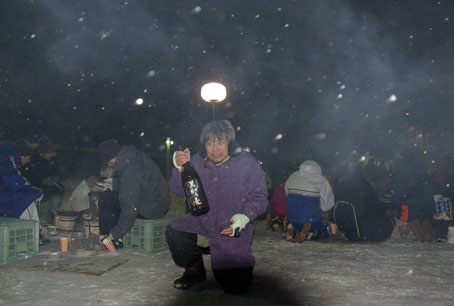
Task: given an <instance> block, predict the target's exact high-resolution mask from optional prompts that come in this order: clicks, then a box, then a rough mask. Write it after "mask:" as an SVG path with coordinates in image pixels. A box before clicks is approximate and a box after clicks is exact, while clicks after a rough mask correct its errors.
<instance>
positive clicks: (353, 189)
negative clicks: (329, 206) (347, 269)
mask: <svg viewBox="0 0 454 306" xmlns="http://www.w3.org/2000/svg"><path fill="white" fill-rule="evenodd" d="M355 169H356V170H355V171H354V172H348V173H346V175H345V176H344V177H343V178H342V179H341V180H340V181H339V182H338V184H337V185H336V188H335V190H334V192H335V194H336V204H335V206H334V209H333V211H332V213H331V214H330V216H331V219H332V221H334V222H335V223H336V224H337V227H338V228H339V230H340V231H341V232H343V233H344V235H345V236H346V237H347V238H348V239H349V240H351V241H362V242H378V241H383V240H385V239H387V238H389V237H390V236H391V234H392V232H393V229H394V220H393V218H392V217H391V216H389V215H388V214H387V213H386V209H387V208H388V206H387V205H386V204H385V203H382V202H380V200H379V197H378V193H377V192H376V191H375V190H374V188H373V187H372V185H371V184H370V183H369V181H368V180H367V179H366V177H365V176H364V175H363V174H362V171H361V169H360V168H358V167H355Z"/></svg>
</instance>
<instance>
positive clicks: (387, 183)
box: [268, 147, 454, 242]
mask: <svg viewBox="0 0 454 306" xmlns="http://www.w3.org/2000/svg"><path fill="white" fill-rule="evenodd" d="M428 160H429V159H428V158H427V156H426V154H425V152H424V151H423V150H420V149H418V148H416V147H411V148H408V149H406V150H403V151H402V152H401V153H400V154H399V155H398V157H397V158H396V159H395V160H393V161H389V162H384V161H381V162H378V161H377V160H376V159H373V158H369V160H367V161H365V160H364V157H363V158H361V156H359V155H358V154H357V153H356V152H353V153H351V154H350V155H349V156H348V158H346V160H345V161H344V164H343V165H342V167H341V170H340V171H336V172H335V173H336V174H335V175H331V176H328V178H329V180H328V179H327V178H326V177H324V176H323V175H322V172H321V168H320V166H319V165H318V164H317V163H316V162H315V161H312V160H307V161H304V162H303V163H302V164H301V165H300V168H299V170H298V171H296V172H295V173H293V174H291V175H290V177H289V178H288V179H287V180H286V182H285V183H283V184H281V185H280V186H279V187H277V188H276V190H275V191H274V194H273V196H272V199H271V201H270V210H269V212H270V217H269V224H268V227H269V228H270V229H273V230H274V225H275V224H276V223H277V224H279V225H280V227H281V228H282V229H284V230H285V231H287V232H288V235H287V237H288V238H287V240H289V241H293V242H302V241H304V240H313V239H320V238H326V237H328V236H329V235H328V230H329V229H330V228H331V226H329V225H330V224H336V226H337V228H338V229H339V230H340V232H341V233H342V234H343V235H345V237H346V238H348V239H349V240H351V241H364V242H367V241H368V242H378V241H383V240H385V239H387V238H389V237H391V235H392V234H393V233H395V232H398V233H399V234H400V235H401V236H408V235H410V234H413V235H414V236H415V237H416V239H418V240H420V241H426V242H431V241H434V240H435V239H440V238H441V239H442V238H446V233H447V227H448V225H449V219H450V218H452V216H451V214H452V212H451V211H450V210H447V211H446V212H445V213H444V217H445V220H436V219H434V216H435V215H436V213H437V212H436V210H435V207H436V205H435V201H436V200H437V197H438V198H441V197H443V198H448V199H449V198H451V197H452V191H453V190H454V185H453V183H454V173H451V172H449V169H447V170H446V169H441V168H440V167H433V164H434V162H435V161H432V160H429V161H428ZM440 164H443V165H444V163H440Z"/></svg>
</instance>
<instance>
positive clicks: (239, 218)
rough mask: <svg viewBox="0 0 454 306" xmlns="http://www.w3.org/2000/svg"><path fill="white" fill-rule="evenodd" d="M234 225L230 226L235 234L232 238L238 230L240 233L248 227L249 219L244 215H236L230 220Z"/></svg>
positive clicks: (233, 234)
mask: <svg viewBox="0 0 454 306" xmlns="http://www.w3.org/2000/svg"><path fill="white" fill-rule="evenodd" d="M230 221H231V222H232V224H231V225H230V227H231V228H233V233H232V234H231V235H230V237H233V236H235V230H236V229H237V228H238V231H242V230H243V229H244V228H245V227H246V225H247V224H248V223H249V217H248V216H246V215H243V214H234V215H233V217H232V218H231V219H230Z"/></svg>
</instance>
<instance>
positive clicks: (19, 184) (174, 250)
mask: <svg viewBox="0 0 454 306" xmlns="http://www.w3.org/2000/svg"><path fill="white" fill-rule="evenodd" d="M198 147H199V149H198V152H197V153H196V154H191V153H190V152H189V149H188V148H186V149H184V150H178V151H177V152H175V154H174V156H173V163H174V166H175V167H174V168H173V170H172V174H171V177H170V181H169V182H168V184H167V182H166V181H165V179H164V176H163V175H162V173H161V171H160V169H159V167H158V166H157V164H156V163H155V162H154V161H153V160H152V159H151V158H150V156H148V155H147V154H146V153H144V152H141V151H139V150H138V149H137V148H135V147H134V146H130V145H120V143H119V142H118V141H117V140H114V139H109V140H106V141H104V142H102V143H100V144H99V146H98V152H99V158H100V161H101V164H102V171H101V174H100V177H96V178H95V177H90V178H88V179H87V180H84V181H82V183H81V184H80V185H79V186H78V187H77V188H76V191H75V192H74V193H73V196H72V197H71V198H70V201H72V203H73V204H74V208H75V210H77V211H79V212H80V211H88V213H89V214H91V215H92V216H93V217H97V218H99V227H100V236H99V237H100V240H101V241H102V242H103V243H104V244H105V245H106V246H107V245H110V244H111V245H113V246H114V247H115V248H122V237H123V236H124V235H125V234H126V233H128V232H129V231H130V230H131V228H132V227H133V225H134V222H135V220H136V219H137V218H143V219H159V218H162V217H163V216H165V215H166V213H167V211H168V209H169V205H170V193H169V192H172V193H174V194H175V195H177V196H181V197H184V196H185V191H184V186H183V181H182V174H181V172H182V171H184V170H183V166H184V165H186V166H187V163H188V162H190V164H191V166H192V167H193V168H194V169H195V170H196V172H197V173H198V176H199V177H200V180H201V182H202V184H203V190H204V192H205V194H206V198H207V200H208V203H209V211H208V212H207V213H205V214H203V215H200V216H195V215H192V214H189V213H188V214H186V215H184V216H182V217H178V218H176V219H174V220H173V221H171V222H170V224H169V226H168V228H167V231H166V239H167V243H168V246H169V249H170V253H171V256H172V258H173V260H174V262H175V264H176V265H178V266H180V267H182V268H184V272H183V275H182V276H181V277H180V278H178V279H176V280H175V281H174V287H175V288H177V289H183V290H186V289H189V288H191V287H193V286H194V285H196V284H198V283H200V282H202V281H204V280H205V279H206V269H205V265H204V262H203V257H202V254H204V253H207V252H209V253H210V254H211V268H212V270H213V274H214V277H215V278H216V280H217V281H218V283H219V284H220V285H221V286H222V288H223V289H224V290H225V291H226V292H229V293H235V294H240V293H242V292H244V291H245V290H246V289H247V288H248V287H249V285H250V284H251V282H252V277H253V269H254V257H253V255H252V250H251V242H252V239H253V232H254V223H255V222H254V221H255V220H256V219H257V218H258V217H260V216H263V215H264V213H265V212H266V211H267V208H268V212H269V227H270V228H271V229H273V224H275V223H278V224H279V225H280V227H281V228H282V229H284V230H285V231H286V232H287V240H288V241H289V242H293V243H301V242H303V241H305V240H318V239H324V238H327V237H330V235H332V234H333V231H332V230H330V229H331V228H332V227H331V225H332V224H336V226H337V229H338V230H339V232H341V233H342V234H343V235H344V236H345V237H346V238H347V239H349V240H352V241H360V242H377V241H383V240H385V239H387V238H389V237H390V236H391V234H392V233H393V231H394V230H395V228H396V222H397V227H398V232H399V233H400V234H401V235H402V236H405V235H409V234H410V233H414V234H415V236H416V238H417V239H419V240H421V241H434V239H435V238H437V236H439V235H440V233H442V232H443V230H440V227H439V226H438V225H437V226H435V225H436V224H434V223H433V217H434V214H435V205H434V198H433V196H434V194H437V192H438V193H439V192H440V188H438V189H437V186H436V183H437V180H438V181H439V182H442V183H441V184H442V185H440V184H439V186H438V187H440V186H442V187H446V186H449V183H447V181H449V180H450V179H452V177H450V176H449V174H448V173H442V174H440V173H439V172H436V171H435V172H436V173H437V175H436V177H437V179H434V176H433V175H432V176H431V175H430V174H429V173H428V171H427V169H426V168H425V167H424V166H423V165H422V163H421V159H420V157H419V156H418V152H417V150H415V149H413V148H412V149H409V150H406V151H404V152H402V154H401V155H400V156H399V158H398V159H397V160H396V161H395V162H394V164H393V165H394V167H393V168H390V167H386V166H387V164H386V163H384V162H381V163H378V162H377V161H375V160H372V159H371V160H370V161H369V163H368V165H366V166H364V165H363V163H362V161H361V160H360V157H359V156H358V154H356V153H355V154H351V156H350V157H349V158H348V159H347V160H346V161H345V165H343V168H342V171H339V172H338V174H337V175H335V176H327V175H324V174H323V173H322V168H321V166H320V164H319V163H318V162H317V161H314V160H305V161H303V162H302V163H301V165H300V166H299V169H298V170H297V171H295V172H294V173H292V174H291V175H289V177H288V179H287V180H286V181H285V182H284V183H282V184H280V185H279V187H277V188H276V190H275V191H274V193H273V194H272V197H271V194H270V193H271V192H270V189H271V184H270V180H269V177H270V176H269V175H267V174H266V172H265V171H264V170H263V169H262V167H261V165H260V163H259V162H258V161H257V160H256V159H255V158H254V157H253V156H252V154H250V153H249V152H245V151H243V150H242V149H241V147H240V145H239V144H238V142H237V141H236V138H235V130H234V128H233V126H232V124H231V123H230V122H229V121H227V120H219V121H211V122H209V123H208V124H207V125H205V127H204V128H203V129H202V131H201V133H200V137H199V143H198ZM57 164H58V163H57V154H56V147H55V145H54V144H53V143H52V141H51V139H50V138H48V137H46V136H43V137H41V138H40V140H39V143H38V146H37V147H36V148H33V147H32V146H31V145H30V143H28V142H27V141H26V140H24V139H19V140H17V141H16V142H15V143H14V144H11V143H6V144H3V145H2V146H0V216H2V217H10V218H22V219H31V220H36V221H39V216H38V212H37V208H36V204H37V203H38V202H39V201H42V200H47V201H49V202H50V206H49V207H50V208H49V212H50V218H55V215H56V213H57V210H58V209H59V208H60V206H61V204H62V199H63V194H64V191H65V189H64V186H63V184H62V177H61V174H60V173H59V169H58V167H57ZM443 184H444V185H443ZM106 186H108V187H106ZM452 187H453V185H451V188H450V189H449V188H448V189H449V190H452ZM442 189H443V188H442ZM443 192H446V190H445V191H443ZM446 196H451V195H450V194H446ZM94 199H96V203H97V205H94V204H93V203H95V201H94ZM87 201H88V203H89V204H88V206H87V205H85V204H83V205H82V206H78V203H79V202H84V203H86V202H87ZM48 221H49V222H51V220H48ZM434 227H435V230H434ZM446 229H447V226H446ZM330 232H331V233H330ZM203 239H204V240H205V241H208V247H201V240H203Z"/></svg>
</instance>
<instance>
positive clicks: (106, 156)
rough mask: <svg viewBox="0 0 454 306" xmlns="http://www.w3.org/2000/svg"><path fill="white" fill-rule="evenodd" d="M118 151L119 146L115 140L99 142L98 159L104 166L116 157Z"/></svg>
mask: <svg viewBox="0 0 454 306" xmlns="http://www.w3.org/2000/svg"><path fill="white" fill-rule="evenodd" d="M120 149H121V146H120V144H119V143H118V141H116V140H115V139H109V140H106V141H104V142H101V143H100V144H99V146H98V151H99V159H100V160H101V163H102V164H105V163H107V162H108V161H109V160H111V159H112V158H114V157H117V154H118V152H120Z"/></svg>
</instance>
